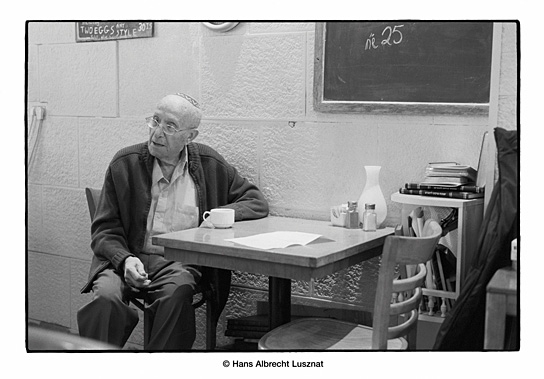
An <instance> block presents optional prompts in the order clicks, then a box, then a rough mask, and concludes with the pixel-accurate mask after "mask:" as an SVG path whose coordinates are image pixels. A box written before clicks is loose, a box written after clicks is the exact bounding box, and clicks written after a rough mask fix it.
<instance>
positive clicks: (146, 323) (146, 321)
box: [144, 312, 151, 349]
mask: <svg viewBox="0 0 544 379" xmlns="http://www.w3.org/2000/svg"><path fill="white" fill-rule="evenodd" d="M150 336H151V322H149V317H148V315H147V312H144V349H145V348H146V347H147V344H148V343H149V337H150Z"/></svg>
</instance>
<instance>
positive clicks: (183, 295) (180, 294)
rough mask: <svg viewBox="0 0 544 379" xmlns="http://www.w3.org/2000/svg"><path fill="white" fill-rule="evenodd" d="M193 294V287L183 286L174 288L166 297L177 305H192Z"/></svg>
mask: <svg viewBox="0 0 544 379" xmlns="http://www.w3.org/2000/svg"><path fill="white" fill-rule="evenodd" d="M194 293H195V290H194V288H193V286H191V285H187V284H185V285H181V286H179V287H176V288H175V289H174V291H172V292H171V293H170V294H169V295H168V296H169V297H170V298H171V299H172V300H174V301H176V302H178V303H188V304H192V302H193V295H194Z"/></svg>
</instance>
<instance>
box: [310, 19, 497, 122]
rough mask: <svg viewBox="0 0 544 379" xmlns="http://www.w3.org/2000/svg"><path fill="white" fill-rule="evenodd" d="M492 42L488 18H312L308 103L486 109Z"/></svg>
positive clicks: (386, 109) (346, 107)
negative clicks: (311, 89) (323, 20)
mask: <svg viewBox="0 0 544 379" xmlns="http://www.w3.org/2000/svg"><path fill="white" fill-rule="evenodd" d="M492 43H493V23H492V22H476V21H473V22H459V21H445V22H427V21H419V22H405V21H388V22H385V21H384V22H327V23H318V24H317V25H316V45H315V61H314V106H315V108H316V110H318V111H325V112H326V111H329V112H350V111H353V112H361V111H371V112H381V113H391V112H393V113H421V112H436V113H465V114H466V113H469V114H484V113H485V114H486V113H487V112H488V108H489V90H490V80H491V79H490V78H491V56H492V54H491V53H492Z"/></svg>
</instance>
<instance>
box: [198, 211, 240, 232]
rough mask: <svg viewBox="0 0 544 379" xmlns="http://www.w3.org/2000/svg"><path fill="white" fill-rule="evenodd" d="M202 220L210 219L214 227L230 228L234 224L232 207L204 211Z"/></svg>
mask: <svg viewBox="0 0 544 379" xmlns="http://www.w3.org/2000/svg"><path fill="white" fill-rule="evenodd" d="M203 218H204V220H205V221H206V220H208V221H210V222H211V223H212V224H213V226H214V227H216V228H223V229H224V228H230V227H231V226H232V225H233V224H234V209H230V208H214V209H212V210H211V211H206V212H204V215H203Z"/></svg>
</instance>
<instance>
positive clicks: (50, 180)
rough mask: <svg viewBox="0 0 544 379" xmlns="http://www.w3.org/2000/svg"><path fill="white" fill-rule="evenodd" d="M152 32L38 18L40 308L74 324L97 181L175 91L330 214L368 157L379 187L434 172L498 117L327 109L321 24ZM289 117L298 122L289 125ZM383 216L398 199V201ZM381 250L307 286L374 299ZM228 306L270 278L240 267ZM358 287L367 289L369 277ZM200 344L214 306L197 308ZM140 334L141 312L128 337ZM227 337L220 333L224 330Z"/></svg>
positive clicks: (35, 291) (511, 116)
mask: <svg viewBox="0 0 544 379" xmlns="http://www.w3.org/2000/svg"><path fill="white" fill-rule="evenodd" d="M155 28H156V29H155V30H156V33H155V36H154V37H153V38H145V39H134V40H125V41H108V42H93V43H75V25H74V23H72V22H59V23H53V22H45V23H30V24H29V27H28V42H29V44H28V100H29V108H30V107H31V106H33V105H36V104H42V105H44V106H45V107H46V118H45V120H44V123H43V127H42V130H41V135H40V139H39V143H38V146H37V151H36V160H35V163H34V164H33V165H32V166H31V167H30V169H29V175H28V184H29V186H28V248H29V251H28V263H29V264H28V278H29V283H28V301H29V308H28V310H29V317H30V318H31V319H35V320H38V321H46V322H51V323H55V324H59V325H62V326H65V327H67V328H69V329H71V330H72V331H74V332H75V331H76V330H77V323H76V317H75V315H76V312H77V309H78V308H79V307H80V306H81V305H83V304H85V302H86V301H88V295H86V296H84V295H81V294H80V293H79V288H81V286H82V285H83V284H84V282H85V280H86V277H87V271H88V267H89V263H90V258H91V254H92V252H91V250H90V247H89V240H90V219H89V215H88V213H87V205H86V201H85V196H84V188H85V187H87V186H92V187H100V186H101V184H102V179H103V175H104V173H105V170H106V167H107V164H108V162H109V160H110V159H111V158H112V156H113V154H114V153H115V152H116V151H117V150H118V149H120V148H121V147H124V146H127V145H129V144H133V143H137V142H140V141H144V140H145V139H146V138H147V130H146V126H145V125H144V122H143V118H144V117H145V116H147V115H149V114H150V112H151V110H152V109H153V107H154V105H155V103H156V101H157V100H158V99H159V98H160V97H162V96H163V95H166V94H168V93H173V92H178V91H184V92H187V93H190V94H192V95H193V96H194V97H195V98H197V99H199V100H200V102H201V103H202V106H203V110H204V119H203V122H202V124H201V127H200V136H199V141H200V142H203V143H207V144H210V145H211V146H213V147H215V148H216V149H217V150H218V151H219V152H220V153H222V154H223V155H224V156H225V157H226V158H227V159H228V160H229V161H231V162H232V163H233V164H234V165H235V166H237V168H238V169H239V171H240V172H241V173H242V175H244V176H246V177H248V179H249V180H251V181H252V182H254V183H256V184H257V185H259V187H260V188H261V189H262V190H263V192H264V193H265V195H266V197H267V198H268V200H269V202H270V205H271V210H272V213H273V214H278V215H286V216H301V217H309V218H316V219H327V217H328V216H327V215H328V208H329V206H330V205H334V204H339V203H342V202H346V201H347V200H348V199H357V198H358V197H359V195H360V192H361V190H362V188H363V187H364V183H365V177H364V170H363V166H364V165H381V166H382V171H381V178H380V179H381V185H382V190H383V192H384V194H385V196H386V199H389V196H390V195H391V194H392V193H393V192H395V191H397V190H398V187H399V185H401V184H402V183H404V182H406V181H409V180H419V179H421V178H422V176H423V171H424V167H425V165H426V163H427V162H428V161H430V160H457V161H460V162H462V163H465V164H469V165H473V166H475V165H477V160H478V151H479V147H480V141H481V136H482V134H483V133H484V131H486V130H487V118H484V117H462V116H455V117H451V116H441V115H427V116H398V115H395V116H383V115H382V116H375V115H365V114H360V115H348V114H322V113H317V112H314V111H313V109H312V91H313V89H312V83H313V51H314V24H313V23H241V24H240V25H238V26H237V27H236V28H235V29H233V30H232V31H229V32H228V33H217V32H214V31H210V30H208V29H206V28H204V27H203V26H202V25H201V24H200V23H169V22H157V23H155ZM515 33H516V30H515V27H513V26H507V27H506V28H505V29H504V31H503V48H502V50H503V52H502V65H501V80H500V116H499V122H500V126H502V127H505V128H510V129H512V128H516V94H517V87H516V86H517V67H516V62H517V56H516V34H515ZM289 122H294V123H295V124H294V126H290V125H289ZM388 210H389V215H388V219H387V220H386V223H387V224H388V225H394V224H396V223H397V222H398V217H399V210H400V208H399V207H398V206H397V205H395V204H394V203H391V202H390V201H389V200H388ZM378 265H379V260H378V259H374V260H371V261H369V262H365V263H363V264H361V265H357V266H354V267H353V268H351V269H349V270H344V271H343V272H339V273H337V274H335V275H331V276H330V277H327V278H323V279H320V280H316V281H315V282H312V283H307V282H296V281H295V282H294V284H293V291H294V293H295V294H298V295H301V296H313V297H316V298H322V299H335V300H336V301H341V302H349V303H356V304H359V305H361V306H362V307H363V308H365V309H371V307H372V302H373V296H374V287H375V281H376V277H377V267H378ZM233 283H234V287H233V291H232V294H231V298H230V301H229V303H228V305H227V309H226V310H225V312H224V314H223V316H222V320H221V322H220V326H219V330H220V332H222V331H223V330H224V328H225V318H226V317H231V316H238V315H246V314H250V313H252V312H253V311H254V310H255V307H256V305H255V304H256V302H257V301H259V300H261V301H262V300H266V288H267V279H266V278H264V277H262V276H259V275H248V274H243V273H235V275H234V280H233ZM361 288H362V289H363V290H361ZM198 328H199V332H200V333H199V338H198V340H197V343H196V345H195V347H197V348H198V347H203V346H204V343H203V335H204V313H203V310H202V309H200V310H199V311H198ZM130 341H131V342H132V343H134V344H136V345H141V344H142V330H141V325H140V326H139V327H138V328H137V330H136V331H135V333H134V334H133V336H132V337H131V340H130ZM227 341H228V339H226V338H225V337H221V338H220V340H219V342H220V343H224V342H227Z"/></svg>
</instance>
